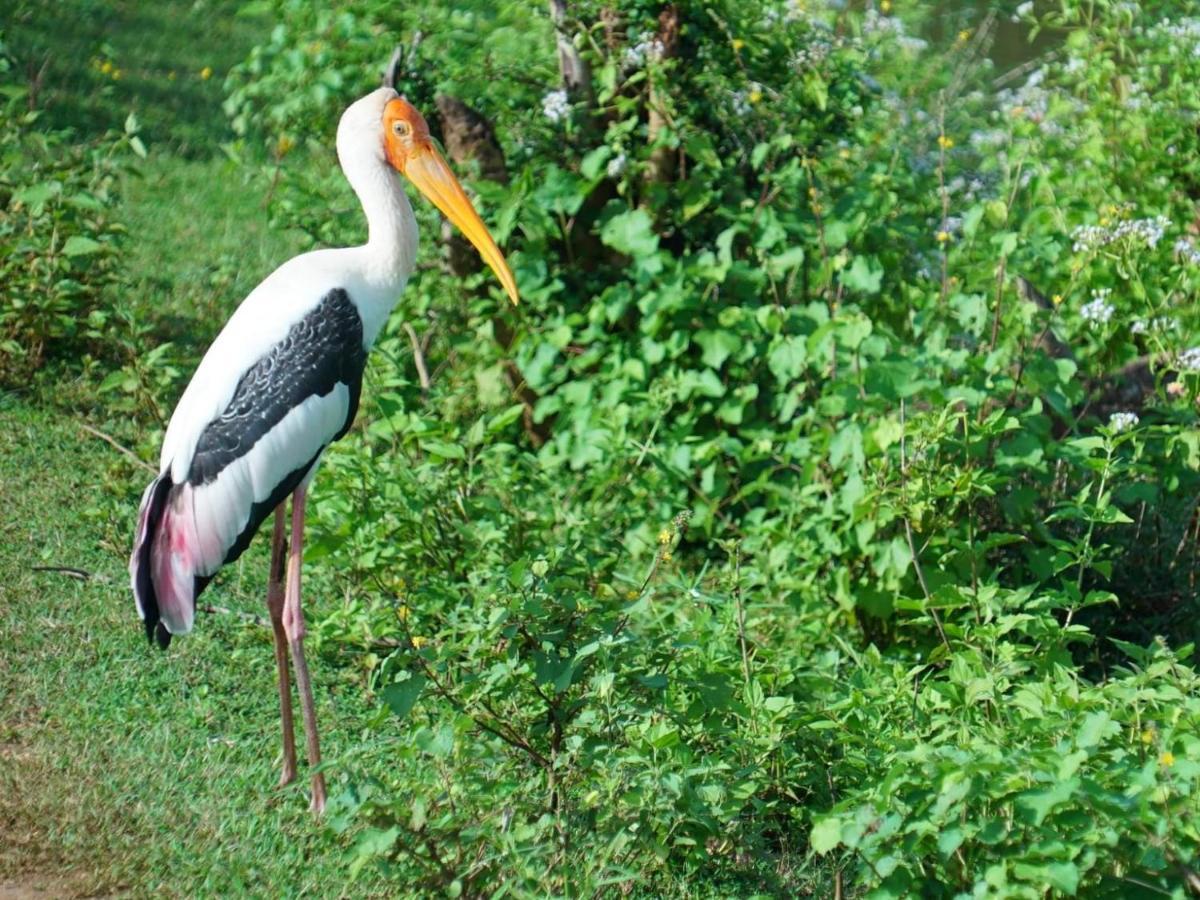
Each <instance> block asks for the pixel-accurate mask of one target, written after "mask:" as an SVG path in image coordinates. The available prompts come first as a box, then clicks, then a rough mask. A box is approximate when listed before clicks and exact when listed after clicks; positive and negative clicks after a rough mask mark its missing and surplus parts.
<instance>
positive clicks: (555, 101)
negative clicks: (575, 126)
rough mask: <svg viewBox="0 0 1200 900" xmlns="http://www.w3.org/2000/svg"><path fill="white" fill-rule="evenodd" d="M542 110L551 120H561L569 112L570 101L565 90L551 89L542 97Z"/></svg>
mask: <svg viewBox="0 0 1200 900" xmlns="http://www.w3.org/2000/svg"><path fill="white" fill-rule="evenodd" d="M542 112H543V113H545V115H546V118H547V119H549V120H550V121H551V122H561V121H562V120H563V119H565V118H567V117H568V116H569V115H570V114H571V101H570V100H569V99H568V98H567V92H566V91H565V90H561V89H560V90H557V91H551V92H550V93H548V94H547V95H546V96H545V97H543V98H542Z"/></svg>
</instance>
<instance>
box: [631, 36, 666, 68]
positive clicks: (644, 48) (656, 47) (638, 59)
mask: <svg viewBox="0 0 1200 900" xmlns="http://www.w3.org/2000/svg"><path fill="white" fill-rule="evenodd" d="M662 55H663V44H662V41H660V40H659V39H658V38H657V37H655V36H654V35H652V34H643V35H641V37H639V38H638V42H637V43H636V44H634V45H633V46H631V47H626V48H625V57H624V59H623V60H622V62H624V63H625V68H627V69H640V68H641V67H642V66H643V65H645V63H646V60H656V59H662Z"/></svg>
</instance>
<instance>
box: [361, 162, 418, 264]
mask: <svg viewBox="0 0 1200 900" xmlns="http://www.w3.org/2000/svg"><path fill="white" fill-rule="evenodd" d="M343 170H344V171H345V173H346V180H347V181H349V182H350V186H351V187H352V188H354V193H355V194H357V195H358V201H359V203H361V204H362V208H363V214H364V215H365V216H366V217H367V243H366V244H364V245H363V246H362V247H361V248H359V249H360V250H361V251H362V255H363V260H364V263H365V265H366V267H367V272H366V274H367V277H368V278H369V280H370V281H372V282H375V283H378V284H379V285H380V286H384V285H392V284H396V285H397V286H398V287H403V284H404V281H405V280H406V279H407V278H408V275H409V273H410V272H411V271H412V267H413V262H414V259H415V257H416V248H417V219H416V216H414V215H413V211H412V206H411V205H410V204H409V202H408V195H407V194H405V193H404V188H403V187H402V186H401V184H400V179H399V178H398V177H397V175H396V172H395V170H393V169H392V168H391V166H389V165H388V164H387V163H386V162H385V161H383V160H382V159H379V160H376V159H370V160H364V159H362V158H359V159H355V160H353V162H351V163H350V164H349V165H348V166H344V169H343Z"/></svg>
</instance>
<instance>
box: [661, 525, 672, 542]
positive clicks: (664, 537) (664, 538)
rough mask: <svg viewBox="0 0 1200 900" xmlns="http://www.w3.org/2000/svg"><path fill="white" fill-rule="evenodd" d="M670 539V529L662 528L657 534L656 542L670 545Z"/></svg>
mask: <svg viewBox="0 0 1200 900" xmlns="http://www.w3.org/2000/svg"><path fill="white" fill-rule="evenodd" d="M671 537H672V535H671V529H670V528H664V529H663V530H662V531H660V532H659V533H658V542H659V543H660V544H669V543H671Z"/></svg>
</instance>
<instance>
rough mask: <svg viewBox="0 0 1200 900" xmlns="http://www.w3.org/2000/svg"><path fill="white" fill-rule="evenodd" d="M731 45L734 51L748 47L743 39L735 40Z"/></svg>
mask: <svg viewBox="0 0 1200 900" xmlns="http://www.w3.org/2000/svg"><path fill="white" fill-rule="evenodd" d="M729 43H730V44H732V45H733V49H734V50H741V49H742V48H743V47H745V46H746V42H745V41H743V40H742V39H741V38H734V39H733V40H732V41H730V42H729Z"/></svg>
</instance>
